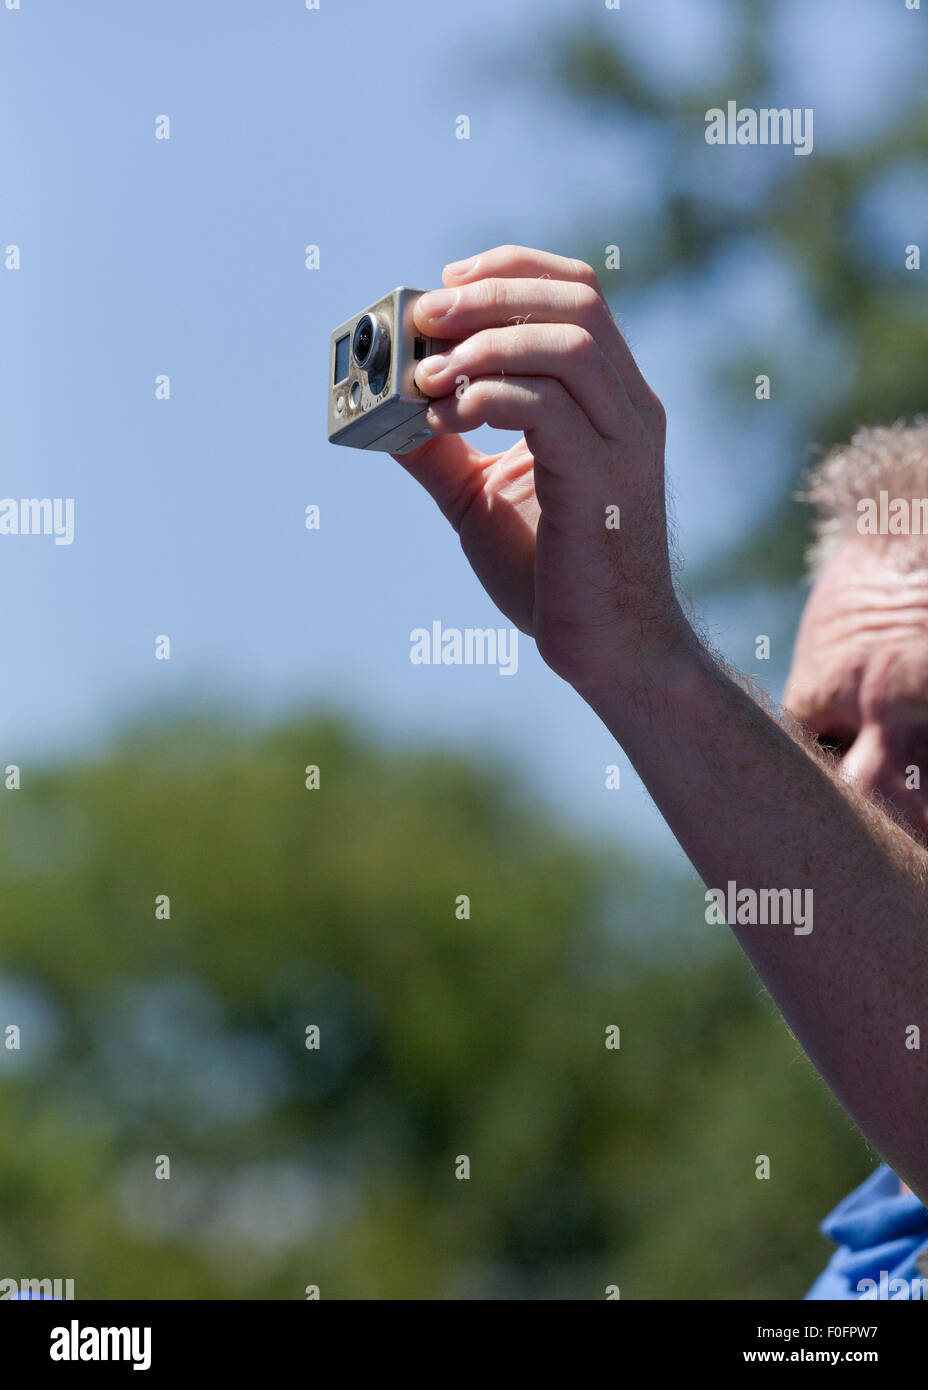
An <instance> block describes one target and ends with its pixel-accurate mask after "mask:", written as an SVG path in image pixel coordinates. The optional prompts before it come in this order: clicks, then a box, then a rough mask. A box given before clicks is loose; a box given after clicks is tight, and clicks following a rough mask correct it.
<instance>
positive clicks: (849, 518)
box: [799, 415, 928, 579]
mask: <svg viewBox="0 0 928 1390" xmlns="http://www.w3.org/2000/svg"><path fill="white" fill-rule="evenodd" d="M881 492H885V493H887V494H888V495H889V496H890V497H892V498H904V499H906V500H908V501H914V500H917V499H926V498H928V418H926V417H925V416H923V415H919V416H916V418H915V419H914V420H913V421H912V423H911V424H907V423H906V422H905V421H904V420H897V422H896V423H895V424H894V425H875V426H866V427H864V428H862V429H859V430H858V431H857V433H856V434H855V435H854V436H853V438H852V439H851V442H850V444H839V445H838V446H837V447H836V448H834V449H831V450H830V451H829V452H828V453H827V454H826V455H825V457H824V458H823V459H822V461H821V462H820V463H819V464H817V465H816V466H815V467H814V468H813V469H811V471H810V472H809V473H808V474H807V475H806V477H805V480H804V487H803V490H802V492H800V493H799V497H800V499H801V500H802V501H804V502H808V503H810V504H811V506H812V507H813V508H814V509H815V513H816V515H815V523H814V526H815V539H814V540H813V542H812V545H811V546H810V547H809V550H808V552H807V555H806V560H807V563H808V566H809V573H810V576H811V577H812V578H813V579H814V578H815V577H816V576H817V575H819V574H820V573H821V572H822V570H823V569H824V568H825V566H826V565H827V564H828V563H829V562H830V561H831V560H832V559H833V558H834V556H835V555H836V554H837V553H838V551H839V550H840V549H841V547H842V545H844V544H845V542H846V541H849V540H852V539H855V538H856V537H858V536H859V535H860V534H861V531H860V528H859V524H858V523H859V521H860V510H861V509H860V508H859V507H858V503H860V502H863V501H865V500H866V501H870V500H873V499H876V498H878V497H879V494H880V493H881ZM903 539H904V540H906V541H908V546H905V547H901V548H899V549H897V551H896V554H895V555H894V563H899V564H900V565H901V567H902V568H906V569H907V568H909V566H910V564H911V565H912V567H915V566H916V565H918V566H919V567H921V566H923V565H924V563H925V554H926V551H928V536H924V535H922V536H916V537H913V536H905V537H899V536H890V537H882V536H881V537H879V540H881V541H888V542H889V543H890V544H894V546H898V542H899V541H900V540H903ZM913 541H914V542H916V543H915V544H913Z"/></svg>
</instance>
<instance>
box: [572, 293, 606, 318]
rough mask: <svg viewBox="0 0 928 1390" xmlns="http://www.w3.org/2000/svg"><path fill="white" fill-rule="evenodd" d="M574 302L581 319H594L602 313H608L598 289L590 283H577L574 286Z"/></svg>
mask: <svg viewBox="0 0 928 1390" xmlns="http://www.w3.org/2000/svg"><path fill="white" fill-rule="evenodd" d="M575 293H576V298H575V301H574V302H575V304H576V309H577V313H578V314H579V315H580V316H581V318H582V319H584V320H587V321H595V320H596V319H597V318H599V317H601V316H602V315H603V314H608V313H609V310H608V307H607V305H606V301H605V300H604V299H603V297H602V295H601V294H600V293H599V290H597V289H594V288H593V286H592V285H578V286H577V288H576V292H575Z"/></svg>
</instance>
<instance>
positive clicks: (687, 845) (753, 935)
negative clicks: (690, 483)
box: [585, 638, 928, 1200]
mask: <svg viewBox="0 0 928 1390" xmlns="http://www.w3.org/2000/svg"><path fill="white" fill-rule="evenodd" d="M585 698H587V700H588V703H590V705H591V706H592V707H593V708H594V709H595V710H596V712H597V713H598V714H599V715H600V717H601V718H602V719H603V721H604V722H605V723H606V725H607V726H608V727H609V729H610V730H611V732H612V733H613V734H614V735H615V737H616V738H617V739H618V741H619V743H620V744H621V745H622V747H623V748H624V749H625V752H626V753H627V755H628V757H629V758H630V760H631V761H632V763H633V764H634V766H635V768H636V769H637V771H638V773H639V775H640V776H641V778H642V781H643V782H644V783H645V785H646V787H647V788H648V790H649V792H650V793H651V795H652V797H653V798H654V800H655V802H656V803H657V805H658V807H659V809H660V811H661V812H662V814H663V816H664V818H665V819H666V821H667V823H668V824H669V826H670V828H671V829H672V831H673V832H674V834H675V836H676V837H677V839H678V841H679V842H680V844H681V846H682V847H683V849H684V851H685V852H686V854H687V856H688V857H689V859H690V860H691V862H692V863H693V865H694V867H695V868H696V870H697V872H698V873H699V874H700V876H701V877H702V879H703V880H704V882H705V884H706V886H707V888H712V889H721V890H724V891H725V896H726V899H728V900H731V899H730V894H729V892H728V885H729V883H730V882H732V881H733V882H734V884H735V885H736V888H735V892H737V891H738V890H741V889H749V890H753V891H754V892H755V893H756V892H758V891H759V890H761V889H787V890H790V891H792V890H798V891H799V893H800V894H802V895H803V896H802V897H800V898H799V899H798V900H799V901H801V902H808V897H807V896H806V895H805V894H804V890H807V889H811V890H812V898H811V904H812V909H813V914H812V919H811V923H812V930H811V931H810V932H809V931H807V927H806V925H802V926H800V927H799V929H798V930H797V929H795V928H794V926H793V925H791V924H788V923H787V924H785V925H784V924H782V923H781V924H779V925H775V924H772V923H771V924H768V925H764V924H762V923H755V924H753V925H737V924H736V923H735V922H733V921H731V920H730V918H729V925H731V926H732V927H733V929H734V930H735V933H736V935H737V937H738V939H739V941H740V943H741V945H742V947H743V948H744V950H745V952H746V953H747V955H748V956H749V957H750V959H751V961H752V963H753V965H754V966H755V968H756V969H757V971H758V973H759V975H760V976H761V978H762V980H763V981H764V983H765V985H766V986H767V988H768V989H769V990H770V993H771V994H772V996H773V998H774V999H775V1000H776V1002H777V1004H778V1005H779V1007H780V1009H781V1011H782V1012H783V1014H784V1016H785V1018H786V1020H787V1022H788V1023H789V1025H790V1027H791V1029H792V1030H793V1032H794V1033H795V1035H796V1036H797V1038H798V1039H799V1041H800V1042H801V1043H802V1045H803V1047H804V1048H805V1050H806V1051H807V1053H808V1054H809V1056H810V1057H811V1059H812V1061H813V1062H814V1063H815V1065H816V1066H817V1068H818V1069H819V1071H820V1072H821V1073H822V1075H823V1076H824V1077H825V1079H826V1081H827V1082H828V1083H829V1085H830V1086H831V1088H832V1090H833V1091H834V1092H835V1094H836V1095H837V1096H838V1098H839V1099H840V1100H841V1102H842V1104H843V1105H844V1106H845V1107H846V1108H847V1109H848V1110H849V1112H850V1113H851V1115H852V1116H853V1117H854V1119H855V1120H856V1122H857V1124H858V1125H859V1126H860V1128H861V1130H862V1131H863V1133H864V1134H865V1135H866V1137H867V1138H868V1139H869V1140H870V1142H871V1143H872V1144H873V1145H874V1147H875V1148H876V1149H877V1150H878V1151H879V1152H880V1153H881V1154H882V1155H883V1156H884V1157H885V1158H886V1159H887V1161H888V1162H890V1163H891V1164H892V1165H893V1166H894V1167H895V1168H896V1171H897V1172H899V1173H900V1175H901V1176H902V1177H904V1178H905V1180H906V1181H907V1182H908V1183H909V1184H910V1186H911V1187H912V1188H913V1189H914V1190H915V1191H916V1192H917V1193H918V1194H919V1195H920V1196H921V1197H922V1199H923V1200H926V1199H928V1106H926V1103H925V1102H926V1100H928V1086H926V1084H925V1080H924V1064H923V1062H922V1060H921V1052H920V1051H918V1050H915V1049H913V1048H912V1046H911V1041H910V1044H909V1046H908V1047H907V1046H906V1042H907V1036H908V1037H909V1038H910V1039H911V1034H908V1035H907V1029H911V1027H912V1025H916V1026H917V1027H919V1028H921V1027H922V1026H923V1025H924V1024H925V1023H926V1022H928V957H926V950H925V928H926V924H928V853H926V852H925V851H923V850H922V849H921V848H920V847H919V846H918V845H916V844H915V842H914V841H913V840H912V839H911V838H910V837H909V836H908V835H907V834H906V833H905V832H904V831H903V830H902V829H901V828H900V827H899V826H897V825H896V824H895V823H894V822H892V821H891V820H890V819H889V818H888V817H887V816H886V815H884V814H883V812H882V811H880V810H878V809H877V808H876V807H875V806H874V805H872V804H871V803H870V802H868V801H867V800H866V799H865V798H864V797H862V796H860V795H859V794H858V793H857V792H855V791H853V790H852V789H851V788H849V787H848V786H846V785H845V784H844V783H841V782H839V780H838V778H837V776H836V775H835V774H834V773H832V771H831V770H830V768H828V767H827V766H825V765H824V764H823V762H821V761H820V760H819V759H818V758H817V757H815V756H814V755H813V754H812V753H811V752H809V751H807V749H806V748H804V747H803V746H802V744H801V743H800V742H799V741H798V739H797V738H796V737H794V736H793V735H792V734H791V733H790V732H787V729H786V728H785V727H784V726H783V725H781V724H780V723H778V722H777V721H776V720H775V719H774V718H772V717H771V716H770V715H768V714H767V713H766V712H765V711H764V710H763V709H762V708H761V707H760V706H759V705H758V704H757V703H756V702H755V701H754V700H752V699H751V698H750V696H749V695H748V694H747V693H746V692H745V691H744V690H742V689H741V688H740V687H739V686H738V685H737V684H736V683H735V682H734V681H732V680H731V679H730V678H729V677H728V676H727V675H726V673H725V672H724V671H723V670H722V669H721V667H720V666H719V665H718V664H717V663H716V662H715V661H713V659H712V658H711V657H710V656H709V654H708V653H707V652H706V651H705V650H704V649H703V648H702V647H701V646H700V645H699V644H698V642H696V640H695V638H694V639H693V641H692V642H687V643H685V644H684V645H683V646H682V647H681V648H680V649H679V650H678V651H676V652H674V653H673V654H672V655H665V656H664V657H663V658H662V659H661V661H660V663H659V664H656V665H652V666H651V667H649V668H645V669H643V670H641V671H638V672H637V673H636V674H630V673H628V672H626V674H624V675H622V674H620V675H618V676H617V680H616V684H615V686H614V688H613V689H612V690H611V691H610V692H609V693H608V694H602V693H599V694H597V695H593V696H590V695H587V696H586V697H585ZM746 903H747V907H746V911H748V912H749V911H750V898H748V899H746ZM713 929H714V928H713V927H711V926H709V925H707V927H706V930H707V931H711V930H713Z"/></svg>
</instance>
